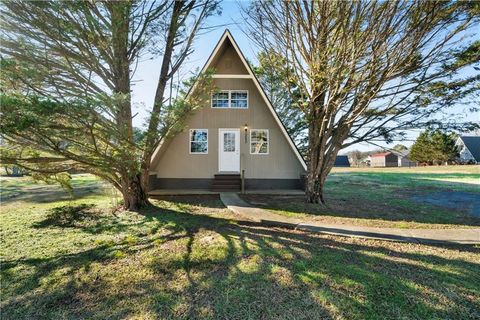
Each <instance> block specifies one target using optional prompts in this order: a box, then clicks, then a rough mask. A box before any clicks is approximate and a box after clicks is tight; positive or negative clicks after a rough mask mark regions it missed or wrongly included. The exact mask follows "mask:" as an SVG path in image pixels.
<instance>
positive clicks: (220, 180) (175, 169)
mask: <svg viewBox="0 0 480 320" xmlns="http://www.w3.org/2000/svg"><path fill="white" fill-rule="evenodd" d="M210 69H213V70H214V71H215V72H214V75H213V78H214V83H215V86H216V87H217V88H218V89H219V90H218V91H216V92H212V93H211V95H210V100H209V103H208V105H205V106H204V107H202V108H199V109H198V110H197V111H195V112H194V113H193V114H192V115H190V116H189V117H188V119H187V121H186V127H185V128H184V130H183V132H181V133H179V134H177V135H176V136H175V137H174V138H172V139H171V140H170V141H168V142H166V143H164V144H162V145H161V146H160V147H159V148H158V149H157V150H156V152H155V154H154V157H153V160H152V166H151V168H152V175H151V177H150V189H151V190H152V189H204V190H217V191H222V190H224V191H236V190H239V189H240V177H241V176H242V173H243V177H244V186H245V188H246V189H247V190H249V189H250V190H251V189H294V188H301V181H300V177H301V175H302V174H304V173H305V171H306V165H305V161H304V160H303V158H302V156H301V155H300V153H299V152H298V150H297V148H296V147H295V144H294V143H293V141H292V139H291V137H290V136H289V135H288V133H287V131H286V130H285V127H284V126H283V124H282V123H281V121H280V119H279V118H278V116H277V114H276V112H275V110H274V108H273V106H272V105H271V103H270V101H269V100H268V98H267V96H266V95H265V93H264V92H263V89H262V88H261V86H260V84H259V82H258V80H257V78H256V77H255V75H254V74H253V72H252V70H251V68H250V66H249V65H248V63H247V61H246V60H245V57H244V56H243V54H242V52H241V51H240V49H239V48H238V46H237V44H236V43H235V40H234V39H233V37H232V35H231V34H230V32H229V31H228V30H226V31H225V33H224V34H223V35H222V37H221V38H220V40H219V42H218V44H217V45H216V47H215V49H214V50H213V52H212V54H211V55H210V57H209V59H208V61H207V62H206V64H205V66H204V67H203V70H202V72H204V71H206V70H210ZM194 88H195V87H193V90H195V89H194Z"/></svg>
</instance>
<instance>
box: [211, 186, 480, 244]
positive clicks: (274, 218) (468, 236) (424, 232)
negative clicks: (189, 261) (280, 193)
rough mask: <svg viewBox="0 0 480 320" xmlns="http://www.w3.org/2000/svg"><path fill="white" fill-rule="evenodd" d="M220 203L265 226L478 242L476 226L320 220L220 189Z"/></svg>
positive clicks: (411, 239)
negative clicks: (366, 224) (262, 205)
mask: <svg viewBox="0 0 480 320" xmlns="http://www.w3.org/2000/svg"><path fill="white" fill-rule="evenodd" d="M220 199H221V200H222V202H223V204H224V205H225V206H226V207H227V208H228V209H230V210H232V211H233V212H235V213H237V214H238V215H240V216H242V217H244V218H246V219H247V220H249V221H255V222H260V223H262V224H265V225H268V226H275V227H284V228H291V229H297V230H305V231H311V232H319V233H326V234H333V235H339V236H346V237H359V238H368V239H381V240H392V241H403V242H413V243H457V244H480V229H478V228H475V229H397V228H373V227H361V226H349V225H341V224H324V223H319V222H315V221H310V222H308V221H304V220H300V219H296V218H290V217H285V216H281V215H278V214H275V213H271V212H269V211H267V210H264V209H260V208H256V207H253V206H251V205H250V204H248V203H247V202H245V201H244V200H242V199H241V198H240V197H239V196H238V194H236V193H233V192H225V193H220Z"/></svg>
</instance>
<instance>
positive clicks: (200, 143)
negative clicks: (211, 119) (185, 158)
mask: <svg viewBox="0 0 480 320" xmlns="http://www.w3.org/2000/svg"><path fill="white" fill-rule="evenodd" d="M190 153H193V154H207V153H208V130H207V129H190Z"/></svg>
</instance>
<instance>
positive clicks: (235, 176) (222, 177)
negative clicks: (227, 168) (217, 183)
mask: <svg viewBox="0 0 480 320" xmlns="http://www.w3.org/2000/svg"><path fill="white" fill-rule="evenodd" d="M214 177H215V180H228V179H233V180H236V179H238V180H240V174H237V173H217V174H215V175H214Z"/></svg>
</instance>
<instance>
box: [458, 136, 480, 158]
mask: <svg viewBox="0 0 480 320" xmlns="http://www.w3.org/2000/svg"><path fill="white" fill-rule="evenodd" d="M460 139H461V140H462V141H463V144H464V145H465V147H467V149H468V151H470V153H471V154H472V156H473V157H474V158H475V160H476V161H477V162H480V136H461V137H460Z"/></svg>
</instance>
